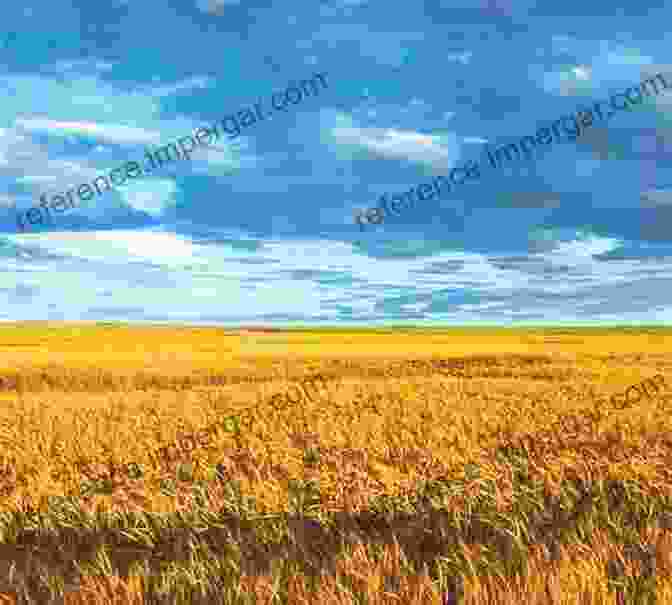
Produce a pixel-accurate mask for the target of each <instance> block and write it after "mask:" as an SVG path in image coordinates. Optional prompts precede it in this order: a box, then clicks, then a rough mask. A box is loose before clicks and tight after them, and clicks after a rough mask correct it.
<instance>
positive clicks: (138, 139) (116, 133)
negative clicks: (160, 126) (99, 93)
mask: <svg viewBox="0 0 672 605" xmlns="http://www.w3.org/2000/svg"><path fill="white" fill-rule="evenodd" d="M15 124H16V125H17V126H19V127H21V128H23V129H25V130H28V131H31V132H35V131H37V132H48V133H49V134H55V135H57V136H68V135H72V134H73V133H74V134H79V135H83V136H89V137H94V138H99V139H103V140H107V141H109V142H110V143H117V144H121V145H124V144H125V145H129V144H131V145H132V144H138V145H142V144H147V143H159V142H160V141H161V135H160V133H159V132H156V131H149V130H144V129H143V128H134V127H132V126H124V125H122V124H96V123H92V122H60V121H58V120H49V119H44V118H17V119H16V120H15Z"/></svg>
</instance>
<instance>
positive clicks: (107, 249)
mask: <svg viewBox="0 0 672 605" xmlns="http://www.w3.org/2000/svg"><path fill="white" fill-rule="evenodd" d="M166 4H169V5H170V6H166ZM627 4H628V6H627V7H625V8H614V6H613V4H612V3H588V2H574V1H569V2H561V3H558V2H539V3H534V2H531V1H528V0H517V1H516V2H508V1H506V0H489V1H481V0H450V1H448V0H426V1H424V2H416V3H402V2H399V3H390V2H383V1H382V0H380V1H379V0H333V1H322V2H320V1H317V0H316V1H314V2H310V3H282V4H280V3H271V2H254V1H248V0H239V1H238V2H233V1H228V0H171V2H170V3H166V2H158V1H154V0H143V2H135V1H130V0H129V1H126V0H124V1H118V0H114V1H113V0H108V1H106V2H101V3H90V2H84V1H78V2H65V1H61V0H55V1H54V2H51V3H43V2H37V1H33V0H27V1H26V2H21V3H14V4H12V3H10V4H9V5H7V6H6V7H3V20H2V21H3V22H2V24H1V25H0V27H1V28H2V30H0V31H1V34H2V35H1V36H0V41H2V42H3V52H2V56H3V59H4V64H3V66H2V68H1V69H2V72H1V73H0V84H1V85H2V88H3V92H4V94H3V95H2V103H1V104H0V121H1V122H2V123H1V124H0V267H1V268H2V271H1V272H0V275H2V278H1V280H2V281H1V282H0V301H1V302H0V320H22V319H50V320H61V319H63V320H123V321H134V322H135V321H161V322H164V321H168V322H181V323H218V324H232V325H235V324H240V323H242V324H246V325H249V324H254V323H263V324H277V325H282V324H285V323H294V324H295V323H308V324H315V325H319V324H325V323H326V324H351V323H352V324H374V323H388V322H389V323H395V324H400V323H404V322H409V323H416V324H417V323H424V322H429V323H442V324H458V323H461V324H464V323H499V324H504V325H506V324H511V323H524V322H533V323H550V324H553V323H565V322H576V323H627V324H630V323H654V322H665V323H670V322H671V321H672V302H671V297H670V292H672V290H671V288H670V272H671V271H672V245H670V237H669V235H670V233H672V178H671V177H670V167H672V132H671V131H670V112H671V110H672V91H671V92H667V93H663V94H661V95H659V96H657V97H655V98H653V97H652V98H648V99H646V101H645V102H644V103H643V104H642V105H640V106H638V107H637V108H636V109H633V110H632V111H629V112H622V113H620V114H618V115H616V116H614V117H613V118H612V119H611V120H610V121H609V122H608V124H603V125H596V126H594V127H593V128H591V129H590V130H588V131H586V133H585V135H584V136H582V137H581V138H579V139H578V140H577V141H576V142H574V143H572V142H566V143H563V144H558V145H554V146H553V147H552V148H550V149H549V150H548V151H546V152H545V153H544V154H543V155H540V156H539V157H535V158H532V159H529V160H522V161H519V162H516V163H512V164H511V165H509V166H508V167H507V168H506V169H503V170H501V171H499V172H492V171H491V172H488V173H487V174H484V175H483V178H482V179H481V180H480V181H479V182H475V183H471V184H469V185H466V186H464V187H461V188H459V189H456V190H455V191H453V192H451V193H450V194H447V195H444V196H443V197H442V198H441V199H435V200H432V201H431V202H427V203H426V204H424V205H422V206H421V207H418V208H414V209H411V210H408V211H406V212H404V213H403V214H402V215H400V216H397V217H392V218H389V219H388V220H386V221H385V222H384V223H383V224H382V225H379V226H377V227H375V228H369V229H367V230H366V231H364V232H362V231H361V230H360V229H359V228H358V226H357V225H356V224H355V223H354V221H353V213H354V212H355V211H356V210H357V209H363V208H367V207H370V206H373V205H376V204H377V202H378V198H379V197H380V195H381V194H383V193H395V192H404V191H408V190H409V189H410V188H411V187H414V186H416V185H418V184H420V183H422V182H427V181H430V180H431V179H432V178H433V177H435V176H438V175H447V174H448V172H449V171H450V169H451V168H452V167H455V166H457V165H460V164H462V163H464V162H465V161H468V160H470V159H477V158H479V157H480V156H481V154H482V153H483V148H484V147H483V146H484V144H485V143H486V142H487V143H490V144H492V145H498V146H499V145H501V144H503V143H505V142H507V141H510V140H514V139H519V138H520V137H522V136H523V135H526V134H530V133H534V132H535V131H536V130H537V129H538V128H539V127H540V126H542V125H543V124H544V123H548V122H552V121H554V120H556V119H557V118H559V117H560V116H562V115H563V114H568V113H572V112H575V111H576V109H577V107H579V106H580V105H586V104H589V103H592V102H593V101H595V100H602V99H605V98H607V97H608V95H609V94H610V93H613V92H616V91H622V90H623V89H624V88H626V87H628V86H632V85H636V84H638V83H639V82H640V81H641V80H642V79H644V78H647V77H651V76H652V75H654V74H655V73H664V74H669V76H668V78H669V81H672V67H671V65H672V64H671V62H670V59H669V35H668V36H667V42H668V43H667V45H665V41H666V40H665V38H666V33H667V31H668V30H669V23H670V22H672V8H665V6H664V4H665V3H663V2H658V3H654V2H637V3H627ZM318 72H319V73H324V74H326V78H327V82H328V87H327V88H325V89H324V90H322V91H321V92H320V93H319V95H317V96H315V97H313V98H310V99H305V100H304V101H302V102H301V103H300V104H298V105H296V106H294V107H293V108H292V109H291V110H290V111H287V112H284V113H276V114H274V115H273V116H272V118H271V119H269V120H267V121H264V122H260V123H258V124H255V125H254V127H252V128H250V129H249V131H247V132H245V133H243V136H241V137H239V138H237V139H236V140H233V141H228V140H225V139H220V140H219V141H218V142H217V143H216V144H213V145H211V146H210V147H208V148H207V149H200V150H198V151H196V152H195V153H194V154H193V155H192V159H191V161H178V162H175V163H172V164H167V165H164V166H163V167H162V168H161V169H160V170H157V171H156V172H155V173H153V174H151V175H148V176H143V177H142V178H138V179H136V180H131V181H129V182H128V183H127V184H126V185H125V186H123V187H121V188H119V190H118V191H110V192H106V193H104V194H103V195H101V196H96V197H94V198H93V199H92V200H90V201H89V202H87V203H85V204H82V205H81V207H78V208H76V209H74V210H71V211H69V212H67V213H65V214H60V215H55V216H54V218H53V222H52V223H51V224H49V225H47V226H45V227H44V228H42V229H32V230H30V232H26V233H21V232H17V227H16V212H17V210H19V211H25V210H26V209H28V208H29V207H30V206H33V205H36V204H37V203H38V201H39V197H40V195H42V194H44V193H46V194H48V195H54V194H56V193H59V192H61V191H64V190H66V189H68V188H72V187H76V186H77V185H79V184H81V183H90V182H91V181H92V180H93V178H94V177H96V176H99V175H101V174H106V173H109V171H110V170H112V169H114V168H116V167H118V166H121V165H123V164H124V163H125V162H127V161H129V160H138V161H139V160H140V159H141V158H142V157H143V156H144V153H145V150H146V149H147V148H148V146H149V147H150V148H153V147H155V146H156V145H157V144H161V145H165V144H167V143H170V142H172V141H174V140H176V139H177V138H179V137H182V136H185V135H188V134H190V133H192V132H193V131H194V130H195V129H196V128H197V127H199V126H205V125H208V124H212V123H214V122H216V121H217V120H219V119H222V118H223V117H224V116H226V115H227V114H230V113H232V112H235V111H237V110H239V109H241V108H244V107H247V106H250V105H252V103H254V102H255V101H258V100H259V99H268V98H270V95H271V94H273V93H276V92H281V91H283V90H285V89H286V88H287V86H288V85H291V83H293V82H297V81H300V80H303V79H306V78H310V77H312V76H313V74H315V73H318Z"/></svg>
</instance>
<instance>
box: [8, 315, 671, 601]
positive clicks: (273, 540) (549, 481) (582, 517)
mask: <svg viewBox="0 0 672 605" xmlns="http://www.w3.org/2000/svg"><path fill="white" fill-rule="evenodd" d="M548 336H551V339H550V342H549V339H548ZM565 336H566V337H567V338H566V340H564V337H565ZM671 336H672V335H668V334H667V331H666V330H655V329H652V328H647V329H642V330H628V331H620V330H618V329H602V330H592V329H585V330H584V329H574V330H572V329H568V328H563V329H562V330H561V333H559V331H558V330H548V329H541V328H535V329H522V328H521V329H518V330H511V329H507V330H495V329H489V330H485V329H475V330H469V329H456V330H438V329H432V330H427V331H422V330H407V331H404V330H400V331H398V332H393V331H389V332H383V333H381V332H379V333H374V332H373V331H372V332H366V331H361V330H360V331H351V330H343V331H341V332H338V331H336V330H331V331H325V332H320V331H318V330H305V331H301V332H293V331H284V332H282V333H281V334H276V333H254V342H253V343H252V344H250V340H249V339H248V340H245V338H247V337H246V336H245V337H244V336H243V335H238V334H237V333H236V332H234V331H232V330H222V329H207V328H180V329H177V328H169V327H125V326H100V325H99V326H95V325H90V326H86V325H81V324H80V325H60V324H53V323H49V324H46V323H45V324H21V325H15V326H10V325H5V326H2V329H1V330H0V368H2V369H1V371H0V401H2V406H0V593H1V594H2V596H0V602H1V601H2V599H5V601H4V602H8V603H10V602H19V600H20V599H23V601H24V602H28V601H32V602H35V603H40V604H41V603H47V602H50V601H53V602H55V603H63V602H65V603H71V604H75V603H92V604H94V603H95V604H98V603H101V604H102V603H110V604H112V603H119V604H126V603H128V604H130V603H138V604H140V603H201V602H202V603H230V604H241V605H242V604H247V603H268V604H269V605H270V604H272V603H278V604H280V603H283V604H291V605H294V604H299V603H314V602H324V603H328V604H329V605H331V604H332V603H333V604H334V605H335V604H337V603H339V604H340V603H343V604H355V603H357V604H359V603H362V604H363V603H367V604H372V605H374V604H375V605H383V604H388V603H389V604H392V603H395V604H399V603H401V604H418V605H420V604H423V605H424V604H430V603H434V604H436V605H438V604H439V603H441V598H442V595H445V594H446V593H447V592H451V593H454V594H455V595H457V596H459V598H460V599H461V600H460V601H459V602H460V603H462V604H463V605H467V604H469V605H485V604H486V603H493V604H502V605H503V604H513V603H521V602H526V603H530V605H532V604H535V603H539V604H542V603H543V604H549V603H563V604H564V603H567V604H570V603H571V604H575V603H595V604H597V603H605V604H606V603H610V604H611V603H615V602H617V601H616V599H617V598H621V599H625V601H624V602H627V603H642V604H646V603H653V602H654V601H655V602H659V603H664V602H667V601H672V535H671V533H670V528H672V470H670V469H671V468H672V466H671V465H670V461H671V459H672V438H670V437H669V435H670V428H671V424H672V421H671V420H670V413H669V412H670V407H671V404H672V399H671V397H672V393H670V392H669V391H668V390H667V389H662V390H660V391H659V392H658V393H656V394H655V396H651V397H646V398H642V399H641V400H639V401H637V402H635V403H633V404H632V405H629V406H628V407H626V408H624V409H615V408H613V407H611V406H610V405H609V398H610V397H611V395H613V394H616V393H623V392H624V391H625V390H626V389H627V388H628V387H629V386H631V385H635V384H639V383H642V382H643V381H645V380H646V379H649V378H651V377H652V376H654V375H656V374H660V375H662V376H664V377H665V378H666V379H667V380H666V385H670V384H672V372H670V370H669V368H668V366H669V365H671V364H672V354H670V351H672V347H670V339H671ZM278 337H282V338H283V339H284V340H285V341H287V343H290V344H284V343H277V342H273V340H277V339H278ZM318 340H319V345H318V344H316V341H318ZM21 343H29V344H30V345H31V346H32V347H33V348H32V349H31V350H30V351H26V352H25V353H24V352H22V351H21V350H20V348H19V347H17V345H20V344H21ZM439 358H441V359H447V358H451V359H454V360H456V361H457V362H458V363H457V366H459V367H460V368H461V369H460V375H455V376H446V375H445V374H444V375H442V374H438V373H433V372H432V371H431V370H428V368H431V367H432V366H431V365H430V364H425V365H422V364H411V363H410V360H411V359H413V360H417V359H426V360H430V359H439ZM484 362H485V363H484ZM318 372H319V373H321V374H322V375H323V376H325V377H327V378H328V384H327V387H326V389H321V390H320V391H319V393H320V394H319V397H312V398H303V399H299V400H291V399H287V398H285V397H284V394H285V393H287V392H288V391H289V389H290V386H292V385H294V384H297V382H298V381H300V380H301V379H302V377H305V376H309V375H313V374H315V373H318ZM668 388H669V387H668ZM279 394H280V395H279ZM279 402H281V403H279ZM198 435H201V436H203V435H207V438H202V439H201V438H199V437H198ZM192 436H193V437H194V439H189V437H192ZM187 444H188V447H187ZM617 594H620V595H621V596H620V597H617V596H616V595H617Z"/></svg>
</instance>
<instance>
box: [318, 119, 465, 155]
mask: <svg viewBox="0 0 672 605" xmlns="http://www.w3.org/2000/svg"><path fill="white" fill-rule="evenodd" d="M337 122H338V124H337V125H336V126H334V127H333V128H332V129H331V134H332V136H333V137H334V139H335V140H336V142H337V143H339V144H341V145H350V146H354V147H361V148H364V149H367V150H369V151H371V152H373V153H375V154H377V155H380V156H383V157H388V158H396V159H405V160H409V161H411V162H417V163H420V164H429V165H433V164H439V163H440V164H441V165H445V163H446V161H450V160H452V161H457V160H458V159H459V156H460V153H459V142H458V139H457V137H456V136H455V135H453V134H449V135H428V134H422V133H418V132H413V131H402V130H395V129H391V128H388V129H383V128H363V127H359V126H356V125H355V124H354V122H353V121H352V120H351V119H349V118H347V117H346V116H344V115H343V114H340V115H339V116H337Z"/></svg>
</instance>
